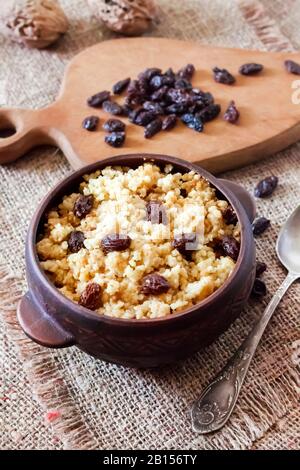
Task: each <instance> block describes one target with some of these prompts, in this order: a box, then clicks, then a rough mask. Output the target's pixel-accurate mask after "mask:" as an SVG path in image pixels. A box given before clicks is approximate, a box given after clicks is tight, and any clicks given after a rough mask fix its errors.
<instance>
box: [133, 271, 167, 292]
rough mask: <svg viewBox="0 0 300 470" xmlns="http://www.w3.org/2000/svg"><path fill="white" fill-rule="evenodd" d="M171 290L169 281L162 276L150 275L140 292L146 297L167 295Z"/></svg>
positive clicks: (144, 281)
mask: <svg viewBox="0 0 300 470" xmlns="http://www.w3.org/2000/svg"><path fill="white" fill-rule="evenodd" d="M169 289H170V284H169V283H168V281H167V280H166V279H165V278H164V277H163V276H161V275H160V274H155V273H154V274H148V276H145V277H144V278H143V280H142V286H141V290H140V292H141V293H142V294H146V295H159V294H165V293H166V292H168V290H169Z"/></svg>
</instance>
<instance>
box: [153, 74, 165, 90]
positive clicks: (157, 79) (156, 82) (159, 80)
mask: <svg viewBox="0 0 300 470" xmlns="http://www.w3.org/2000/svg"><path fill="white" fill-rule="evenodd" d="M163 85H165V83H164V79H163V76H162V75H154V77H152V78H151V80H150V87H151V88H152V90H158V89H159V88H160V87H162V86H163Z"/></svg>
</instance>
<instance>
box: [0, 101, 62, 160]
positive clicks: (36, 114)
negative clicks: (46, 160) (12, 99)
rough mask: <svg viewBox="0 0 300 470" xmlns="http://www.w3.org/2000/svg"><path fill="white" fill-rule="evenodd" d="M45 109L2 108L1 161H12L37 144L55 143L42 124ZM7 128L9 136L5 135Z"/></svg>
mask: <svg viewBox="0 0 300 470" xmlns="http://www.w3.org/2000/svg"><path fill="white" fill-rule="evenodd" d="M45 109H46V108H45ZM45 109H42V110H36V111H35V110H26V109H5V108H4V109H3V108H1V109H0V163H9V162H12V161H14V160H16V159H17V158H19V157H21V156H22V155H24V153H26V152H28V150H30V149H31V148H33V147H36V146H37V145H44V144H52V143H53V139H52V138H51V137H50V136H49V135H48V134H47V131H46V129H43V125H42V124H43V116H44V114H45ZM7 130H8V132H7V134H8V137H3V134H5V133H6V131H7ZM1 136H2V137H1Z"/></svg>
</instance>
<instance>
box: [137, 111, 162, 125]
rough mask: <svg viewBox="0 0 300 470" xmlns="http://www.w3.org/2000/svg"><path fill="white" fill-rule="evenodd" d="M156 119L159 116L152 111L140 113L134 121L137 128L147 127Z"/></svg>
mask: <svg viewBox="0 0 300 470" xmlns="http://www.w3.org/2000/svg"><path fill="white" fill-rule="evenodd" d="M156 117H157V115H156V114H155V113H153V112H152V111H140V112H139V113H138V114H137V116H136V117H135V119H134V120H133V123H134V124H136V125H137V126H147V125H148V124H149V123H150V122H152V121H153V120H154V119H156Z"/></svg>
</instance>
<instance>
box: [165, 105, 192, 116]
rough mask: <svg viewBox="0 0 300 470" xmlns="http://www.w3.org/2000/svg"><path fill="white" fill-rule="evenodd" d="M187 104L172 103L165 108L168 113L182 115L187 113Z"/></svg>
mask: <svg viewBox="0 0 300 470" xmlns="http://www.w3.org/2000/svg"><path fill="white" fill-rule="evenodd" d="M187 109H188V108H187V106H186V105H185V104H176V103H173V104H170V106H167V107H166V109H165V112H166V114H177V116H180V115H181V114H183V113H186V111H187Z"/></svg>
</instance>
